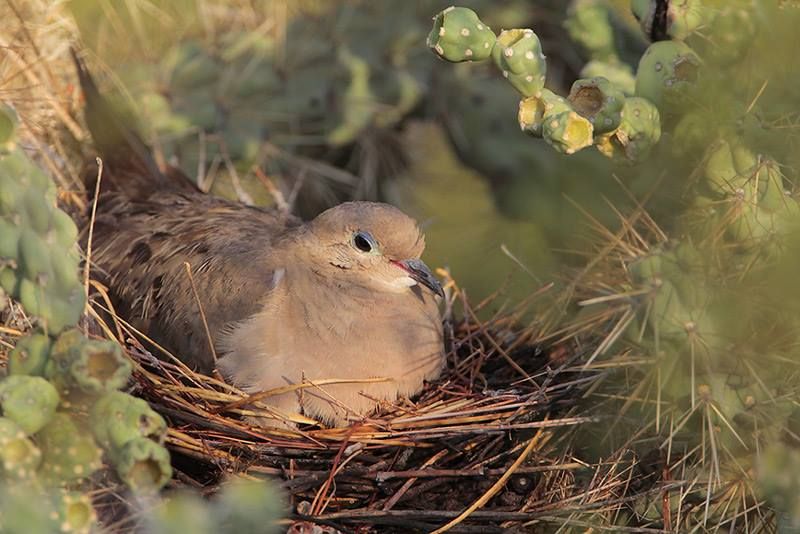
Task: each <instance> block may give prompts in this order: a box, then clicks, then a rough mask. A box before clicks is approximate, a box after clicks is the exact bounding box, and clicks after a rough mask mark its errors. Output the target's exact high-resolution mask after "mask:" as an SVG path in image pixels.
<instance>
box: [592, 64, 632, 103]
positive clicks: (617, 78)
mask: <svg viewBox="0 0 800 534" xmlns="http://www.w3.org/2000/svg"><path fill="white" fill-rule="evenodd" d="M580 76H581V78H597V77H598V76H602V77H603V78H606V79H607V80H608V81H609V82H611V83H612V84H614V85H615V86H616V87H617V88H619V90H620V91H622V93H623V94H624V95H625V96H633V93H634V92H635V91H636V77H635V76H634V75H633V69H632V68H631V67H630V66H628V65H626V64H625V63H616V62H615V63H606V62H603V61H598V60H592V61H590V62H588V63H587V64H586V65H584V66H583V68H582V69H581V73H580Z"/></svg>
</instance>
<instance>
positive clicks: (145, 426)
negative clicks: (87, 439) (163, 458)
mask: <svg viewBox="0 0 800 534" xmlns="http://www.w3.org/2000/svg"><path fill="white" fill-rule="evenodd" d="M89 425H90V427H91V429H92V433H93V434H94V437H95V439H96V440H97V443H99V444H100V446H102V447H103V448H104V449H106V450H108V451H116V450H120V449H122V447H124V446H125V445H126V444H127V443H128V442H129V441H132V440H134V439H136V438H147V439H150V440H153V441H155V442H157V443H161V442H163V440H164V436H165V435H166V433H167V424H166V422H165V421H164V418H163V417H161V416H160V415H159V414H157V413H156V412H155V411H153V409H152V408H150V405H149V404H147V402H145V401H144V400H142V399H139V398H136V397H133V396H131V395H128V394H127V393H122V392H120V391H112V392H111V393H108V394H106V395H105V396H103V397H101V398H100V399H98V400H97V401H96V402H95V403H94V405H93V406H92V408H91V410H90V412H89Z"/></svg>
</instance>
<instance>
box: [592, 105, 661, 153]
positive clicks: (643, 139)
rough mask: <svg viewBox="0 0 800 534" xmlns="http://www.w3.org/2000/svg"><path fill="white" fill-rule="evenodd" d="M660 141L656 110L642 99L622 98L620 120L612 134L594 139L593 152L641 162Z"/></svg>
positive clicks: (658, 118) (659, 122)
mask: <svg viewBox="0 0 800 534" xmlns="http://www.w3.org/2000/svg"><path fill="white" fill-rule="evenodd" d="M660 138H661V118H660V115H659V113H658V110H657V109H656V108H655V106H653V104H651V103H650V102H649V101H647V100H645V99H643V98H637V97H631V98H626V99H625V104H624V105H623V107H622V121H621V122H620V124H619V127H618V128H617V129H616V130H614V131H613V132H609V133H607V134H605V135H603V136H598V139H597V145H596V146H597V149H598V150H600V152H602V153H603V154H605V155H606V156H608V157H613V158H624V159H626V160H627V161H630V162H633V163H637V162H640V161H643V160H644V159H645V158H646V157H647V156H648V154H649V153H650V151H651V150H652V148H653V147H654V146H655V145H656V143H658V141H659V139H660Z"/></svg>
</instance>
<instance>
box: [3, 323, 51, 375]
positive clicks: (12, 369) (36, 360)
mask: <svg viewBox="0 0 800 534" xmlns="http://www.w3.org/2000/svg"><path fill="white" fill-rule="evenodd" d="M50 346H51V341H50V338H49V337H48V336H47V335H45V334H42V333H40V332H33V333H31V334H29V335H27V336H25V337H24V338H21V339H19V340H18V341H17V344H16V345H15V346H14V350H12V351H11V353H10V354H9V355H8V374H10V375H35V376H41V375H43V374H44V367H45V364H46V363H47V359H48V357H49V356H50Z"/></svg>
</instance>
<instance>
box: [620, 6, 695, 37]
mask: <svg viewBox="0 0 800 534" xmlns="http://www.w3.org/2000/svg"><path fill="white" fill-rule="evenodd" d="M631 9H632V11H633V15H634V16H635V17H636V19H637V20H638V21H639V24H640V25H641V27H642V31H643V32H644V34H645V35H646V36H647V37H648V38H649V39H650V40H651V41H663V40H666V39H677V40H679V41H682V40H684V39H686V38H687V37H689V35H691V34H692V33H694V31H695V30H697V29H698V28H699V27H700V26H701V25H702V24H703V23H704V22H706V19H707V18H708V15H707V13H706V10H705V7H704V6H703V3H702V0H633V2H631Z"/></svg>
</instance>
